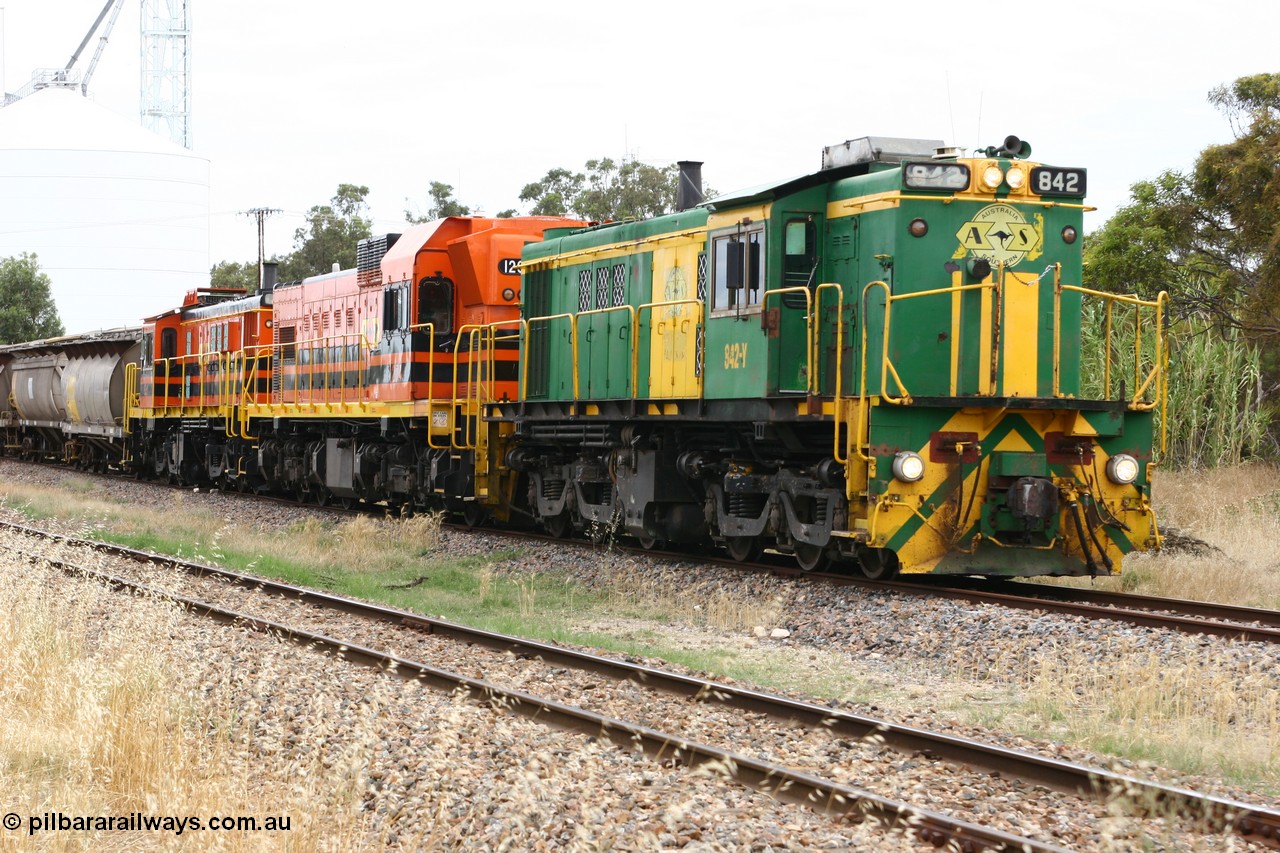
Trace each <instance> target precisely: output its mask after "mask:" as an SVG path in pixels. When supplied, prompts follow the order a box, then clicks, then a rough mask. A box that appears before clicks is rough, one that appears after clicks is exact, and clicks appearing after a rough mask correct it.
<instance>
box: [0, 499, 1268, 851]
mask: <svg viewBox="0 0 1280 853" xmlns="http://www.w3.org/2000/svg"><path fill="white" fill-rule="evenodd" d="M5 526H6V527H8V528H10V529H12V530H16V531H18V532H22V533H24V534H26V535H39V536H46V537H50V534H46V533H44V532H43V531H36V530H32V529H30V528H24V527H21V526H19V525H5ZM51 538H56V539H61V540H62V541H66V542H69V543H71V544H74V545H78V546H86V545H95V547H99V549H100V550H105V551H108V552H110V553H113V554H115V555H118V556H122V557H127V558H128V559H131V560H137V561H145V562H152V563H160V564H163V565H166V566H169V565H174V566H176V567H177V568H180V569H183V570H184V571H186V572H188V573H191V574H192V575H194V576H202V577H207V578H217V579H218V580H219V581H220V582H223V583H227V582H229V583H232V584H236V585H239V586H241V587H243V588H246V589H253V590H257V591H260V592H264V593H267V594H268V595H270V596H272V597H277V598H285V599H288V600H290V601H296V602H303V603H306V604H310V605H313V606H315V607H318V608H324V609H333V610H338V611H340V612H342V613H345V614H349V615H354V616H358V617H360V618H361V619H363V620H373V621H376V622H380V623H384V624H389V625H392V626H399V627H401V628H402V627H403V626H408V627H411V628H414V629H417V630H418V631H422V632H426V633H428V634H430V635H432V636H435V637H441V638H448V639H450V640H455V641H460V642H464V643H467V644H473V645H475V646H479V647H481V648H486V649H492V650H494V651H497V652H500V653H502V654H506V655H513V656H516V657H518V658H523V659H527V660H530V661H533V660H539V661H541V662H543V663H545V664H551V665H554V666H559V667H565V668H568V669H574V670H578V671H585V672H589V673H592V674H594V675H600V676H605V677H608V678H610V679H612V680H614V681H617V682H627V683H630V684H633V685H642V686H643V687H644V689H645V690H647V691H660V692H663V693H667V694H674V695H675V696H679V697H683V698H684V699H686V700H688V699H692V700H696V701H698V702H701V703H703V704H704V705H705V706H706V707H720V708H728V709H734V710H736V711H741V712H745V713H749V714H761V715H765V716H767V717H769V718H772V719H774V720H779V721H786V722H788V723H791V724H794V725H798V726H802V727H807V728H809V729H818V730H821V731H824V732H826V733H827V734H828V735H829V736H831V737H836V738H846V739H850V740H865V739H870V738H875V739H879V740H881V741H883V743H884V744H885V745H886V746H888V747H890V748H892V749H895V750H898V751H900V752H904V753H907V754H909V755H918V756H923V757H925V758H926V759H929V760H933V761H947V762H954V763H957V764H960V765H964V766H965V767H968V768H972V769H974V770H979V771H982V772H985V773H988V774H992V775H999V776H1001V777H1013V778H1017V779H1021V780H1024V781H1026V782H1030V783H1032V784H1035V785H1041V786H1045V787H1047V788H1050V789H1053V790H1055V791H1061V792H1064V793H1066V794H1069V795H1071V796H1078V797H1082V798H1085V799H1088V800H1091V801H1093V802H1095V803H1106V802H1107V801H1114V800H1115V799H1116V798H1118V797H1123V798H1124V800H1125V802H1128V803H1132V804H1133V806H1134V811H1135V812H1138V813H1146V814H1149V815H1151V816H1168V815H1179V816H1181V817H1182V818H1183V819H1186V820H1189V821H1190V822H1192V823H1194V824H1196V825H1197V826H1199V827H1202V828H1203V829H1204V830H1205V831H1209V832H1235V833H1237V834H1239V835H1240V836H1241V837H1244V838H1248V839H1250V840H1253V841H1258V842H1261V843H1263V844H1266V845H1268V846H1271V847H1274V848H1277V849H1280V812H1274V811H1270V810H1267V809H1261V808H1256V807H1253V806H1249V805H1247V804H1244V803H1239V802H1234V801H1230V800H1225V799H1221V798H1216V797H1212V796H1206V795H1202V794H1199V793H1197V792H1193V791H1189V790H1184V789H1179V788H1174V787H1169V786H1164V785H1159V784H1155V783H1151V782H1147V781H1144V780H1140V779H1136V778H1131V777H1127V776H1122V775H1119V774H1114V773H1111V772H1109V771H1105V770H1100V769H1098V768H1090V767H1084V766H1081V765H1077V764H1072V763H1070V762H1063V761H1060V760H1055V759H1050V758H1045V757H1043V756H1037V755H1033V754H1030V753H1024V752H1020V751H1017V750H1010V749H1006V748H1003V747H997V746H992V745H989V744H983V743H980V742H977V741H974V740H970V739H965V738H959V737H955V736H953V735H947V734H943V733H936V732H929V731H927V730H923V729H919V728H914V727H908V726H900V725H897V724H893V723H890V722H887V721H884V720H878V719H874V718H870V717H866V716H861V715H855V714H850V713H847V712H844V711H840V710H837V709H832V708H827V707H823V706H819V705H813V704H809V703H805V702H800V701H797V700H793V699H789V698H785V697H778V696H772V695H769V694H764V693H759V692H755V691H749V690H743V689H741V688H737V687H733V686H730V685H725V684H722V683H719V682H714V681H710V680H706V679H700V678H693V677H690V676H687V675H682V674H678V673H673V672H668V671H665V670H661V669H655V668H652V667H648V666H644V665H641V664H638V663H634V662H628V661H624V660H617V659H613V658H606V657H599V656H596V655H591V654H588V653H585V652H580V651H575V650H572V649H565V648H561V647H558V646H552V645H547V644H544V643H538V642H533V641H528V640H522V639H520V638H516V637H510V636H505V635H501V634H495V633H492V632H487V631H482V630H477V629H473V628H469V627H467V626H462V625H457V624H455V623H449V622H445V621H442V620H436V619H429V618H426V617H422V616H419V615H416V614H412V613H406V612H404V611H399V610H395V609H392V608H385V607H380V606H376V605H371V604H367V603H364V602H359V601H354V600H351V599H346V598H342V597H338V596H332V595H329V594H327V593H322V592H316V591H313V590H307V589H303V588H299V587H296V586H292V585H289V584H282V583H277V582H274V581H266V580H263V579H260V578H255V577H252V576H246V575H241V574H239V573H236V572H230V571H227V570H223V569H219V568H215V567H209V566H202V565H198V564H190V563H181V562H176V561H174V560H172V559H171V558H168V557H163V556H159V555H154V554H148V553H145V552H139V551H135V550H133V549H128V548H120V547H117V546H96V543H87V542H84V541H83V540H75V539H68V538H66V537H58V536H52V537H51ZM110 582H111V583H113V584H115V585H117V586H119V587H121V588H132V589H140V588H141V586H142V585H140V584H137V583H136V582H134V581H129V580H126V579H124V578H120V577H112V578H111V579H110ZM164 595H166V596H167V597H170V598H173V599H174V600H177V601H180V602H182V603H183V604H184V605H185V606H187V607H188V608H190V609H193V610H194V611H196V612H200V613H208V614H209V615H212V616H215V617H216V618H220V619H222V620H224V621H238V622H241V623H243V624H246V625H248V626H250V627H253V628H256V629H258V630H268V631H273V632H277V633H280V634H281V635H282V636H288V637H291V638H293V639H295V640H297V641H299V642H304V643H314V644H318V645H320V646H321V647H325V648H328V649H329V650H330V651H331V652H333V653H334V654H336V655H339V656H341V657H344V658H346V659H349V660H353V661H356V662H361V663H366V664H371V665H377V666H381V667H391V668H393V669H394V670H395V671H397V672H398V673H399V674H400V675H401V676H402V677H409V678H414V679H420V680H422V681H424V682H426V683H429V684H431V685H432V686H435V687H439V688H441V689H448V690H455V689H459V688H462V689H466V690H467V691H469V693H470V695H471V696H472V697H473V698H475V699H476V701H481V702H487V703H490V704H495V705H501V706H503V707H508V708H509V709H510V710H514V711H516V712H517V713H522V714H525V715H528V716H535V717H538V718H540V719H546V720H548V721H553V722H554V724H555V725H557V726H558V727H560V728H565V729H570V730H575V731H583V732H588V733H590V734H593V735H597V736H601V735H603V736H606V737H608V738H609V739H610V740H613V741H614V742H615V743H619V744H621V745H624V746H628V748H634V747H639V748H640V749H642V750H643V751H645V752H646V753H648V754H651V755H655V756H661V757H663V758H664V760H675V761H678V762H679V763H681V764H687V765H690V766H696V765H699V764H702V763H705V762H708V761H719V762H729V763H730V766H733V767H736V768H738V774H739V775H738V780H739V781H741V782H742V783H743V784H747V785H750V786H752V787H755V788H757V789H759V790H764V791H767V792H769V793H771V794H774V795H775V796H779V797H781V798H783V799H785V800H787V801H789V802H800V803H805V804H807V805H809V806H810V807H814V808H817V809H819V810H820V811H826V812H836V813H838V814H840V815H848V816H850V817H856V818H859V819H862V818H868V817H871V818H874V819H876V820H877V821H880V822H883V823H885V825H891V826H897V827H904V826H912V827H915V831H916V833H917V836H918V837H920V838H921V839H923V840H925V841H929V842H932V843H937V844H944V843H948V842H950V841H954V842H956V844H957V845H958V847H959V849H965V850H979V849H982V850H986V849H993V850H1008V849H1026V850H1051V849H1059V848H1055V847H1053V846H1052V845H1045V844H1043V843H1042V842H1034V841H1028V840H1027V839H1022V838H1017V837H1015V836H1009V835H1007V834H1005V833H1001V832H999V831H998V830H988V829H986V828H984V827H981V826H978V825H975V824H970V823H967V822H965V821H956V820H955V819H954V818H951V817H950V816H948V815H945V814H941V813H935V812H931V811H928V810H923V809H920V808H918V807H916V806H911V805H908V804H906V803H902V802H898V801H895V800H892V799H889V798H886V797H882V796H878V795H876V794H872V793H869V792H866V791H863V790H860V789H858V788H854V787H851V786H848V785H843V784H841V783H838V782H831V781H830V780H826V779H823V778H821V777H819V776H815V775H814V774H813V773H811V772H804V771H796V770H790V769H788V768H786V767H784V766H783V765H781V764H777V763H775V762H769V761H762V760H760V759H758V758H752V757H749V756H746V755H742V754H738V753H732V752H729V751H727V750H724V749H722V748H719V747H714V746H711V745H709V744H706V743H699V742H697V741H695V740H692V739H688V738H686V737H684V736H683V735H671V734H664V733H663V732H660V731H657V730H655V729H653V728H651V727H646V726H643V725H637V724H634V723H628V722H626V721H624V720H622V719H618V718H614V717H608V716H607V715H601V714H598V713H595V712H592V711H588V710H585V709H583V708H580V707H575V706H570V705H565V704H563V703H560V702H556V701H552V700H547V699H541V698H539V697H536V696H533V695H531V694H527V693H524V692H521V691H513V690H511V689H509V688H504V687H502V686H500V685H498V684H494V683H491V682H489V681H484V680H479V679H475V678H468V677H466V676H462V675H456V674H453V673H448V672H446V671H443V670H440V669H436V668H432V667H428V666H426V665H425V664H421V663H417V662H415V661H413V660H408V659H406V658H403V657H396V656H393V655H388V654H386V653H382V652H375V651H374V650H373V649H372V648H369V647H367V646H363V645H360V644H357V643H351V642H347V641H343V640H338V639H333V638H330V637H327V636H324V635H322V634H319V633H317V632H315V631H312V630H304V629H300V628H292V627H288V626H285V625H283V624H281V623H278V622H273V621H271V620H269V619H264V618H262V617H261V616H254V615H249V614H245V613H243V612H241V611H238V610H234V609H228V608H226V607H225V606H218V605H214V604H212V603H209V602H206V601H196V600H194V599H190V598H184V597H182V596H177V595H173V594H169V593H164ZM1028 845H1030V846H1028Z"/></svg>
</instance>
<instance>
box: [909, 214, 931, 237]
mask: <svg viewBox="0 0 1280 853" xmlns="http://www.w3.org/2000/svg"><path fill="white" fill-rule="evenodd" d="M907 230H908V231H910V232H911V236H912V237H923V236H924V235H926V234H928V233H929V223H928V222H925V221H924V220H923V219H920V218H919V217H917V218H915V219H913V220H911V224H910V225H908V226H907Z"/></svg>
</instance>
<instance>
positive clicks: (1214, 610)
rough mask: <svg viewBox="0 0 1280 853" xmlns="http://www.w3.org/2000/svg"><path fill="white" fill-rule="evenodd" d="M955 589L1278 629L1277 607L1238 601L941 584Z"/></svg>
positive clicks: (992, 583) (1029, 585)
mask: <svg viewBox="0 0 1280 853" xmlns="http://www.w3.org/2000/svg"><path fill="white" fill-rule="evenodd" d="M942 585H943V586H947V587H955V588H958V589H979V590H981V589H983V588H984V587H989V588H990V589H992V590H993V591H998V592H1007V593H1009V594H1011V595H1022V596H1028V597H1030V596H1034V597H1037V598H1044V599H1050V600H1054V601H1072V602H1079V603H1085V604H1098V605H1102V606H1104V607H1120V608H1128V609H1134V608H1137V609H1141V610H1167V611H1169V612H1171V613H1178V614H1181V615H1184V616H1200V617H1203V618H1205V619H1216V620H1219V621H1222V622H1232V623H1236V624H1247V623H1250V622H1257V623H1258V624H1259V625H1262V626H1265V627H1268V628H1280V610H1267V609H1266V608H1264V607H1242V606H1240V605H1238V604H1217V603H1215V602H1212V601H1196V600H1194V599H1190V598H1167V597H1164V596H1157V595H1138V594H1136V593H1132V592H1112V591H1110V590H1104V589H1082V588H1080V587H1074V586H1057V585H1055V584H1047V583H1036V582H1034V581H1012V580H990V579H988V580H977V579H974V580H972V581H968V580H964V579H957V580H953V579H948V580H947V581H946V582H945V583H943V584H942Z"/></svg>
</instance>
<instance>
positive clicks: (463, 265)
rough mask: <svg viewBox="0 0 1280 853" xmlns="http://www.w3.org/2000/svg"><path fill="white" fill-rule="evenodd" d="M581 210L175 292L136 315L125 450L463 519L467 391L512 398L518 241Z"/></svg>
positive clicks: (409, 238) (477, 472)
mask: <svg viewBox="0 0 1280 853" xmlns="http://www.w3.org/2000/svg"><path fill="white" fill-rule="evenodd" d="M581 224H583V223H580V222H577V221H572V220H563V219H557V218H551V217H521V218H512V219H486V218H478V217H477V218H448V219H442V220H437V221H435V222H430V223H425V224H422V225H418V226H415V227H412V228H410V229H408V230H406V231H405V232H404V233H402V234H399V235H395V234H391V235H385V236H381V237H376V238H370V239H368V240H364V241H361V243H360V246H359V253H358V259H357V267H356V269H355V270H345V271H335V272H333V273H330V274H328V275H320V276H313V277H311V278H307V279H303V280H302V281H299V282H292V283H289V284H281V285H279V286H272V285H271V284H270V283H267V286H265V287H264V288H263V292H261V293H259V294H257V295H254V296H245V295H244V294H243V292H242V291H228V290H218V289H205V290H199V291H193V292H191V293H189V294H188V295H187V298H186V300H185V301H184V304H183V305H182V307H181V308H178V309H175V310H173V311H170V312H166V313H164V314H161V315H158V316H156V317H152V318H149V319H148V320H147V321H146V325H145V326H144V329H143V342H142V357H141V359H140V363H139V364H138V365H137V367H136V368H131V369H130V371H129V373H128V382H127V394H126V396H127V399H128V400H129V401H130V410H131V413H132V414H133V415H134V417H133V419H132V425H133V432H132V433H131V434H130V435H129V436H128V437H127V440H126V444H127V448H128V449H127V453H128V455H129V457H130V458H129V462H130V464H131V465H132V466H133V467H134V468H135V470H139V471H142V472H145V473H147V474H154V475H156V476H161V477H168V478H171V479H174V480H178V481H181V482H202V481H206V480H212V481H213V482H215V483H217V484H220V485H222V486H224V487H229V488H239V489H241V490H247V489H249V488H265V489H270V490H272V491H285V492H290V493H293V494H295V495H297V496H298V497H299V498H300V499H304V500H307V499H310V500H314V501H316V502H317V503H323V502H325V501H326V500H328V499H330V498H333V499H336V500H338V501H340V502H344V503H345V502H354V501H357V500H365V501H370V502H373V501H386V502H387V503H389V504H391V505H392V506H399V505H411V504H417V505H419V506H430V505H444V506H445V507H447V508H449V509H452V510H454V511H458V512H462V513H464V514H466V515H473V516H475V514H476V513H477V512H478V510H475V509H473V507H472V503H473V502H474V501H469V500H467V498H474V497H475V496H476V495H480V496H484V495H485V494H486V490H487V487H488V485H489V484H487V483H484V482H480V483H477V482H476V479H477V477H479V478H480V479H482V480H483V478H484V466H483V465H481V466H477V465H476V462H475V457H474V453H475V450H476V449H477V444H478V443H481V444H482V443H483V442H484V441H485V440H486V436H485V435H482V434H481V432H480V431H479V430H477V429H476V426H475V424H476V423H477V421H476V414H477V412H478V410H479V407H480V402H481V400H482V399H485V400H494V399H497V400H502V399H515V398H516V396H517V382H518V369H517V357H518V351H519V347H518V337H519V336H518V323H519V299H520V276H519V270H518V264H519V259H520V253H521V250H522V248H523V247H524V245H525V244H526V243H528V242H531V241H535V240H540V239H541V238H542V236H543V234H544V233H545V231H546V230H547V229H548V228H552V227H565V226H578V225H581Z"/></svg>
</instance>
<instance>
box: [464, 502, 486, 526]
mask: <svg viewBox="0 0 1280 853" xmlns="http://www.w3.org/2000/svg"><path fill="white" fill-rule="evenodd" d="M488 520H489V510H488V509H486V508H485V507H483V506H481V505H480V504H478V503H476V502H475V501H472V502H471V503H468V504H466V505H464V506H463V507H462V521H463V522H464V523H465V524H466V525H467V527H469V528H470V529H472V530H475V529H476V528H477V527H479V526H480V525H482V524H484V523H485V522H486V521H488Z"/></svg>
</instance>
